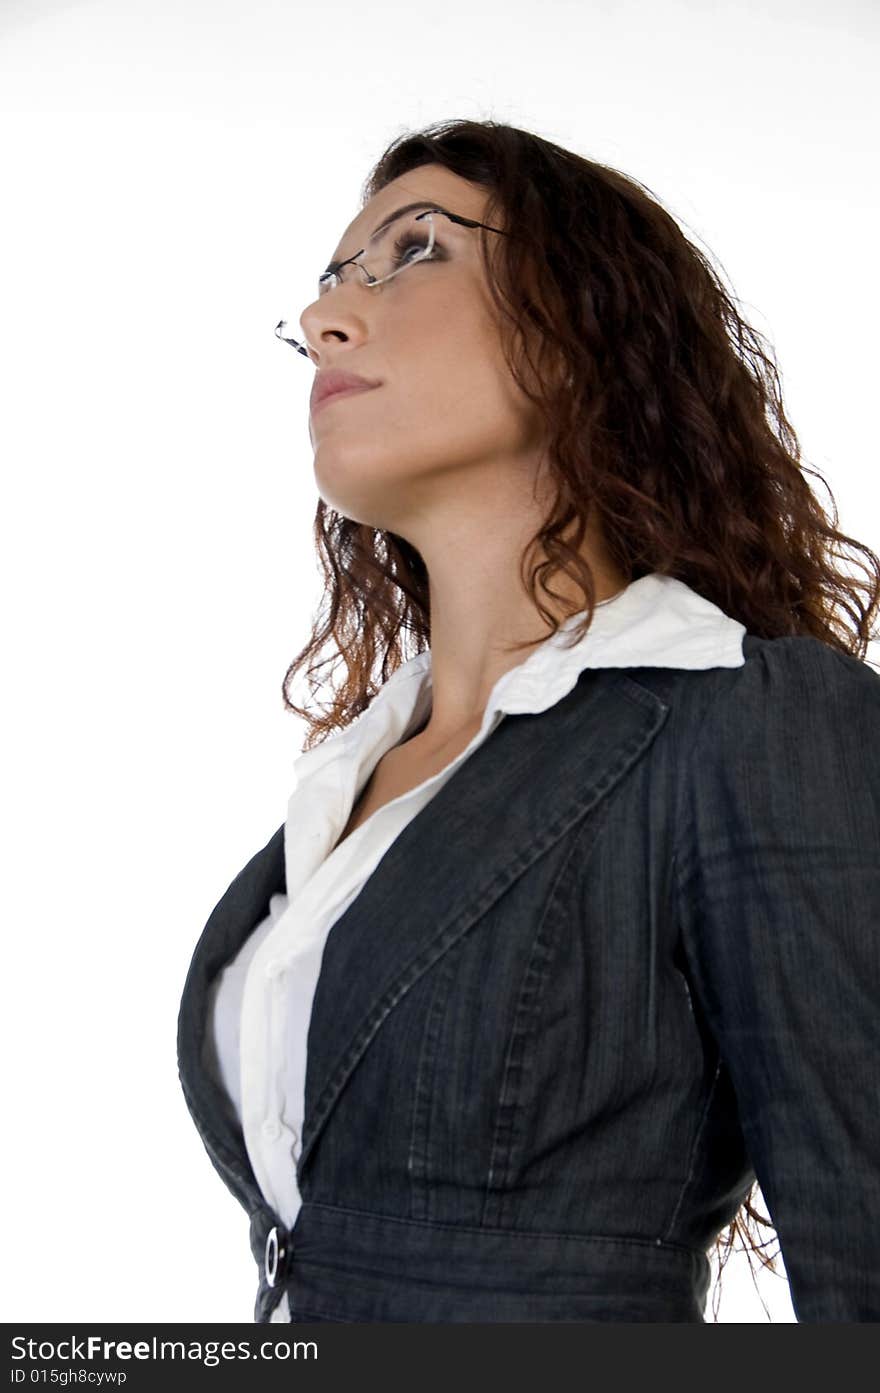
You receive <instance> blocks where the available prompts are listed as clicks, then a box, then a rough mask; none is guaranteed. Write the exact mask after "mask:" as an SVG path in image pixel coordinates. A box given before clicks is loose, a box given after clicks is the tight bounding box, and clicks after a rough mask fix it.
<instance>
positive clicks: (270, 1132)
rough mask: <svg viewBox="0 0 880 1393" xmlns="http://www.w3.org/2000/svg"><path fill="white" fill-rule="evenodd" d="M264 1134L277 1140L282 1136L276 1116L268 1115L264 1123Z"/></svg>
mask: <svg viewBox="0 0 880 1393" xmlns="http://www.w3.org/2000/svg"><path fill="white" fill-rule="evenodd" d="M263 1136H264V1137H268V1139H269V1141H277V1140H278V1138H279V1137H280V1136H281V1127H280V1126H279V1124H278V1121H277V1119H276V1118H274V1117H267V1118H266V1121H265V1122H264V1123H263Z"/></svg>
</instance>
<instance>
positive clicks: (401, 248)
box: [394, 232, 445, 270]
mask: <svg viewBox="0 0 880 1393" xmlns="http://www.w3.org/2000/svg"><path fill="white" fill-rule="evenodd" d="M427 244H428V239H427V235H426V236H425V240H424V242H417V241H415V239H414V238H413V236H412V233H410V232H402V233H401V234H400V236H399V237H398V238H397V240H396V242H395V243H394V269H395V270H397V268H398V266H399V265H400V263H401V262H402V260H403V254H404V252H405V251H407V250H408V249H409V248H410V247H418V248H419V250H421V249H422V248H424V247H426V246H427ZM437 252H439V253H440V254H441V256H442V255H445V253H444V251H443V248H442V247H441V245H440V243H439V242H438V241H437V238H436V237H435V238H434V245H433V247H432V248H431V252H430V254H429V255H428V256H424V257H422V260H423V261H434V260H435V257H436V254H437Z"/></svg>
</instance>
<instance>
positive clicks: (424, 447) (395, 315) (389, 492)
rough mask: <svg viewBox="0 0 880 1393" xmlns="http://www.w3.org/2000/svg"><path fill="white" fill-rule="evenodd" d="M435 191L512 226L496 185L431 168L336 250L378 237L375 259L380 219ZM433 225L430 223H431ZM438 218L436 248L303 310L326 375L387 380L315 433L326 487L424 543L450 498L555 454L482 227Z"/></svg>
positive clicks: (363, 216)
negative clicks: (498, 208) (497, 315)
mask: <svg viewBox="0 0 880 1393" xmlns="http://www.w3.org/2000/svg"><path fill="white" fill-rule="evenodd" d="M421 198H424V199H426V200H429V201H430V202H432V203H434V202H436V203H437V204H439V205H441V206H442V207H444V208H448V209H449V211H450V212H452V213H457V214H461V215H462V216H464V217H469V218H476V219H479V220H480V221H488V222H490V223H491V225H492V226H493V227H498V226H501V227H502V228H503V226H504V224H503V221H501V222H499V221H498V219H497V218H490V219H484V217H483V211H484V205H485V203H486V194H485V193H484V191H483V190H482V189H480V188H478V187H477V186H476V185H474V184H472V183H470V182H469V181H468V180H466V179H462V178H460V177H459V176H458V175H456V174H452V173H451V172H450V171H449V170H447V169H444V168H443V167H442V166H441V165H433V164H432V165H425V166H423V167H422V168H420V169H416V170H413V171H412V172H411V173H409V174H407V175H404V176H401V177H400V178H398V179H395V180H394V182H393V183H391V184H388V185H387V186H386V187H385V188H384V189H382V190H381V192H380V193H378V194H376V196H375V197H374V198H372V199H371V200H370V202H369V203H368V204H367V205H366V207H365V208H364V209H363V211H362V212H361V213H359V214H358V216H357V217H356V218H355V219H354V221H353V222H352V223H350V224H349V226H348V228H347V229H346V231H345V232H344V233H343V236H342V238H341V240H340V242H339V244H338V246H337V248H336V251H335V252H334V256H333V259H334V260H343V259H345V258H346V257H349V256H353V255H354V254H355V253H356V252H357V251H359V250H360V248H362V247H364V248H366V251H365V254H364V256H363V257H362V258H360V259H361V260H362V261H364V262H366V264H367V266H368V267H369V265H370V256H369V235H370V233H371V232H372V231H373V229H374V228H376V227H377V226H378V224H379V223H380V222H382V221H383V220H384V219H385V218H386V217H387V216H388V215H390V214H391V213H393V212H394V211H395V210H396V209H397V208H399V207H401V206H402V205H403V204H406V203H410V202H413V201H415V200H416V199H421ZM400 225H401V226H403V225H404V223H403V222H402V223H401V224H400ZM420 226H421V227H422V228H423V229H424V230H425V231H427V225H426V224H424V223H423V224H420ZM434 226H435V232H436V237H435V243H434V251H433V254H432V258H430V259H426V260H424V261H420V262H417V263H416V264H415V265H413V266H411V267H409V268H407V269H406V270H405V271H403V272H401V273H400V274H399V275H397V276H394V277H393V278H392V279H391V280H389V281H387V282H386V283H385V284H383V285H382V286H380V287H379V288H378V289H376V290H373V289H369V288H367V287H366V286H364V285H363V284H361V283H360V281H359V280H352V281H351V282H349V281H346V282H345V283H343V284H342V285H339V286H337V287H336V289H334V290H330V291H327V292H325V293H324V294H323V295H322V296H320V298H319V299H317V300H315V301H314V302H313V303H312V304H311V305H309V306H308V308H307V309H306V310H304V311H303V314H302V316H301V319H300V323H301V326H302V330H303V334H304V336H305V337H306V338H307V340H308V345H309V347H310V348H311V350H312V354H313V359H314V360H315V363H316V366H317V368H318V370H319V372H320V371H324V370H328V369H330V368H339V369H342V370H344V371H347V372H353V373H358V374H360V375H361V376H363V377H366V378H369V379H370V380H372V381H376V382H378V383H379V384H380V385H379V386H378V387H375V388H374V389H372V390H370V391H365V392H355V393H351V394H349V395H347V396H341V397H338V398H337V399H336V400H333V401H330V402H327V403H325V404H324V406H323V407H319V408H318V410H317V411H314V412H313V413H312V415H311V418H310V425H309V434H310V438H311V441H312V446H313V449H314V469H315V478H316V482H317V485H318V490H319V492H320V495H321V497H322V498H323V499H324V501H325V502H326V503H327V504H328V505H329V506H330V507H332V508H334V509H335V510H336V511H338V512H340V513H342V514H344V515H345V516H346V517H349V518H352V519H354V520H355V521H358V522H363V523H366V524H368V525H369V526H371V527H377V528H384V529H387V530H389V531H392V532H395V533H397V534H398V535H400V536H403V537H406V538H407V539H409V540H413V542H414V544H415V545H418V541H417V540H416V539H417V537H418V536H419V535H421V534H423V530H424V527H425V525H426V524H428V523H429V522H430V519H432V518H434V519H437V518H438V517H441V516H443V517H448V514H449V507H450V504H451V505H452V506H453V509H454V507H455V506H456V500H461V502H462V506H464V504H465V500H466V499H467V498H468V497H469V496H472V493H473V490H474V489H477V488H484V489H486V490H489V491H494V488H496V487H497V486H498V484H499V482H501V483H503V485H504V488H506V489H508V490H509V489H511V487H514V488H518V487H519V486H520V484H521V483H522V484H525V485H528V483H529V482H530V481H531V479H532V476H533V474H534V471H535V468H536V464H537V462H538V459H539V455H540V450H541V440H540V436H539V421H538V413H537V411H536V408H535V407H534V406H533V405H532V403H531V402H529V400H528V398H526V397H525V396H524V395H523V394H522V393H521V392H520V390H519V388H518V387H517V386H516V384H515V383H514V381H513V379H512V377H511V376H510V372H509V369H508V367H507V365H506V363H505V362H504V358H503V356H502V353H501V347H500V341H499V337H498V329H497V327H496V325H495V323H494V322H493V307H492V305H491V302H490V300H489V293H488V288H487V286H486V283H485V278H484V274H483V270H482V266H481V263H480V256H479V246H478V241H477V239H478V237H479V236H480V235H481V234H480V231H479V229H476V228H468V227H462V226H461V225H460V224H456V223H453V222H450V220H449V219H448V218H445V217H442V216H440V215H439V214H437V215H435V217H434ZM484 235H485V236H486V237H496V236H497V234H496V233H491V232H487V233H485V234H484ZM410 255H412V253H410ZM434 258H436V259H434ZM349 274H351V273H350V272H349ZM517 475H519V476H520V477H519V478H517ZM502 498H503V493H502ZM499 501H502V500H499ZM411 529H412V530H411Z"/></svg>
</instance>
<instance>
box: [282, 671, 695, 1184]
mask: <svg viewBox="0 0 880 1393" xmlns="http://www.w3.org/2000/svg"><path fill="white" fill-rule="evenodd" d="M668 711H669V707H668V705H667V704H666V703H664V702H663V701H662V700H661V699H660V698H659V697H657V696H655V695H654V694H653V693H651V692H650V691H649V690H648V689H647V688H646V687H642V686H640V685H638V684H637V683H635V682H633V681H632V679H631V678H629V677H627V675H626V673H625V672H623V671H622V670H619V669H617V670H615V669H604V670H591V669H585V670H584V671H583V672H582V673H581V675H580V677H579V679H578V682H577V684H576V686H575V687H574V688H573V689H572V691H571V692H570V693H569V694H568V695H567V696H566V697H564V698H563V699H562V700H560V701H559V702H558V703H556V704H555V705H554V706H553V708H552V709H551V710H550V711H549V712H539V713H537V714H522V715H506V716H505V717H504V719H503V720H502V721H501V722H500V724H499V725H498V726H497V727H496V729H495V730H494V731H493V733H492V734H491V736H490V737H489V739H488V740H487V741H486V742H485V743H484V744H482V745H480V746H479V747H478V748H477V749H476V750H475V751H474V753H473V754H472V755H471V756H470V757H469V758H468V759H466V760H465V761H464V763H463V764H462V766H461V768H460V769H458V770H456V772H455V773H454V774H453V775H452V777H451V778H450V779H449V780H448V781H447V782H446V783H445V784H444V785H443V787H442V788H441V789H440V791H439V792H438V793H437V794H436V795H435V796H434V797H433V798H432V799H431V801H430V802H429V803H427V804H426V805H425V807H424V808H422V809H421V811H420V812H419V813H417V815H416V816H415V817H414V818H413V819H412V820H411V821H410V822H409V823H408V824H407V825H406V826H405V827H404V829H403V830H402V831H401V833H400V834H399V836H398V837H397V838H396V839H395V840H394V842H392V844H391V846H390V847H389V848H388V850H387V852H386V853H385V855H384V856H383V858H382V860H381V861H380V862H379V864H378V865H377V866H376V868H375V870H374V871H373V873H372V875H371V876H370V877H369V879H368V880H367V881H366V883H365V884H364V886H363V888H362V889H361V891H360V893H359V894H358V895H357V896H356V897H355V899H354V900H353V901H352V903H351V904H350V905H349V907H348V909H347V910H346V911H345V913H344V914H343V915H342V916H341V917H340V918H339V919H337V921H336V923H335V924H334V925H333V928H332V931H331V933H330V934H329V936H328V939H327V944H326V945H325V948H324V954H323V957H322V960H321V973H320V976H319V979H318V983H317V987H316V991H315V998H314V1003H313V1009H312V1018H311V1024H310V1027H309V1039H308V1050H309V1053H308V1061H307V1071H306V1099H305V1102H306V1106H305V1120H304V1128H303V1147H302V1152H301V1154H300V1157H299V1162H298V1166H297V1176H298V1178H300V1177H301V1176H302V1174H303V1171H304V1169H305V1167H306V1166H307V1164H308V1162H309V1158H310V1156H311V1154H312V1151H313V1149H314V1146H315V1143H316V1141H317V1139H318V1137H319V1136H320V1134H321V1132H322V1130H323V1128H324V1127H325V1126H326V1124H327V1120H328V1118H329V1117H330V1115H331V1114H332V1111H333V1107H334V1105H335V1103H336V1101H337V1099H338V1098H339V1095H340V1093H341V1092H342V1089H343V1088H344V1087H345V1085H346V1083H347V1081H348V1079H349V1078H350V1076H351V1074H352V1072H353V1071H354V1069H355V1068H356V1066H357V1064H358V1061H359V1060H360V1058H361V1056H362V1055H363V1054H364V1052H365V1050H367V1049H368V1048H369V1046H370V1043H371V1041H372V1040H373V1038H374V1037H375V1035H376V1033H377V1031H378V1030H379V1029H380V1028H381V1026H382V1022H383V1021H384V1020H385V1018H386V1017H387V1015H388V1014H389V1012H391V1011H393V1010H394V1008H395V1007H396V1006H397V1004H398V1003H399V1002H400V1000H401V999H402V997H403V996H404V995H405V994H406V992H407V991H409V989H410V988H411V987H412V985H413V983H414V982H416V981H417V980H418V979H419V977H421V975H422V974H423V973H425V972H427V971H428V970H429V969H430V968H431V967H432V966H433V965H434V964H435V963H436V962H437V960H438V959H439V958H441V957H442V956H443V954H444V953H446V952H447V951H448V950H449V949H450V948H451V947H452V946H453V945H454V944H455V943H456V942H457V941H458V940H459V939H460V938H461V937H462V935H463V934H466V933H467V932H468V930H469V929H470V928H471V927H472V925H473V924H474V923H475V922H476V921H477V920H478V919H480V917H481V916H482V915H484V914H485V913H486V911H487V910H488V909H489V908H490V906H491V905H492V904H493V903H494V902H495V900H497V899H498V898H499V896H500V895H502V894H503V893H504V892H505V891H506V890H507V889H508V888H509V886H510V885H512V883H513V882H514V881H515V880H517V879H518V878H519V877H520V876H521V875H523V874H524V873H525V872H526V871H527V870H528V868H529V866H530V865H531V864H532V863H533V862H534V861H536V860H537V859H538V857H540V856H541V855H543V854H544V853H545V852H546V851H547V850H548V849H549V848H550V847H551V846H552V845H553V844H554V842H556V841H557V840H558V839H559V838H560V837H562V836H564V834H565V833H566V832H567V831H568V830H569V828H570V827H572V825H573V824H574V823H576V822H577V821H579V820H580V819H581V818H583V817H584V816H585V815H586V814H588V813H589V812H590V811H591V810H592V809H593V808H594V807H595V806H596V804H597V803H599V802H600V800H601V799H603V798H604V797H605V795H606V794H607V793H608V791H609V790H610V789H611V788H613V787H614V785H615V784H616V783H617V782H618V780H619V779H621V778H622V777H623V775H624V774H625V773H626V771H627V770H628V769H629V768H630V767H631V765H632V764H634V763H635V762H636V761H637V760H638V759H639V758H640V757H641V755H642V754H643V753H644V751H645V749H646V748H647V746H648V745H649V744H650V743H651V742H652V741H653V739H654V737H655V736H656V734H657V732H658V730H659V729H660V728H661V726H662V725H663V723H664V721H665V719H666V716H667V714H668Z"/></svg>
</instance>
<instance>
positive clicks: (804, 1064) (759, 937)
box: [675, 636, 880, 1322]
mask: <svg viewBox="0 0 880 1393" xmlns="http://www.w3.org/2000/svg"><path fill="white" fill-rule="evenodd" d="M675 875H676V881H677V890H678V905H679V914H680V924H681V933H682V940H683V947H684V952H685V956H686V960H687V965H688V971H689V973H690V974H691V980H692V985H693V988H694V990H695V991H696V993H697V995H698V997H699V999H700V1001H701V1003H702V1005H703V1007H704V1009H705V1011H706V1014H707V1018H708V1022H709V1026H710V1028H711V1030H712V1032H713V1034H714V1037H715V1039H716V1041H717V1044H718V1047H719V1050H720V1053H721V1057H722V1060H723V1061H724V1063H725V1065H726V1067H727V1069H728V1072H729V1074H730V1078H731V1081H732V1084H733V1088H734V1091H735V1094H736V1099H737V1105H738V1109H739V1114H740V1122H741V1126H742V1130H743V1136H744V1139H745V1143H746V1146H747V1149H748V1152H749V1156H750V1159H751V1162H752V1165H753V1167H754V1170H755V1174H756V1176H757V1179H758V1182H759V1184H760V1186H761V1192H762V1195H763V1198H764V1200H765V1201H766V1205H767V1208H768V1210H769V1214H770V1218H771V1219H772V1220H773V1223H774V1226H775V1228H776V1232H777V1234H778V1238H779V1243H780V1247H781V1250H782V1257H783V1261H784V1263H785V1270H786V1274H787V1276H788V1281H789V1291H790V1295H791V1300H792V1306H793V1308H794V1312H795V1315H796V1317H797V1319H798V1321H821V1322H829V1321H880V676H878V675H877V673H876V672H875V671H874V669H873V668H872V667H870V666H869V665H868V664H867V663H863V662H861V661H860V660H859V659H857V658H855V657H854V656H851V655H848V654H842V653H838V652H837V651H836V650H835V649H833V648H832V647H831V646H830V645H828V644H825V643H822V642H821V641H820V640H819V639H816V638H812V637H807V636H797V637H790V638H780V639H772V640H765V641H763V643H762V645H761V646H760V647H756V649H755V650H754V652H753V653H752V654H751V656H750V657H748V658H747V659H746V661H745V663H744V665H743V666H742V667H741V668H739V669H737V670H736V672H735V674H734V675H733V676H732V678H731V681H730V682H729V684H727V685H726V686H725V687H724V688H723V689H722V690H721V692H720V693H719V694H717V695H716V696H715V697H714V699H713V700H712V702H711V704H710V706H709V709H708V712H707V713H706V715H705V716H704V718H703V720H702V723H701V725H700V728H699V730H698V732H697V735H696V738H695V741H694V744H693V746H692V748H691V752H690V756H689V758H688V767H687V770H686V775H685V778H684V780H683V783H682V787H681V802H680V806H679V817H678V825H677V833H676V851H675Z"/></svg>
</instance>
